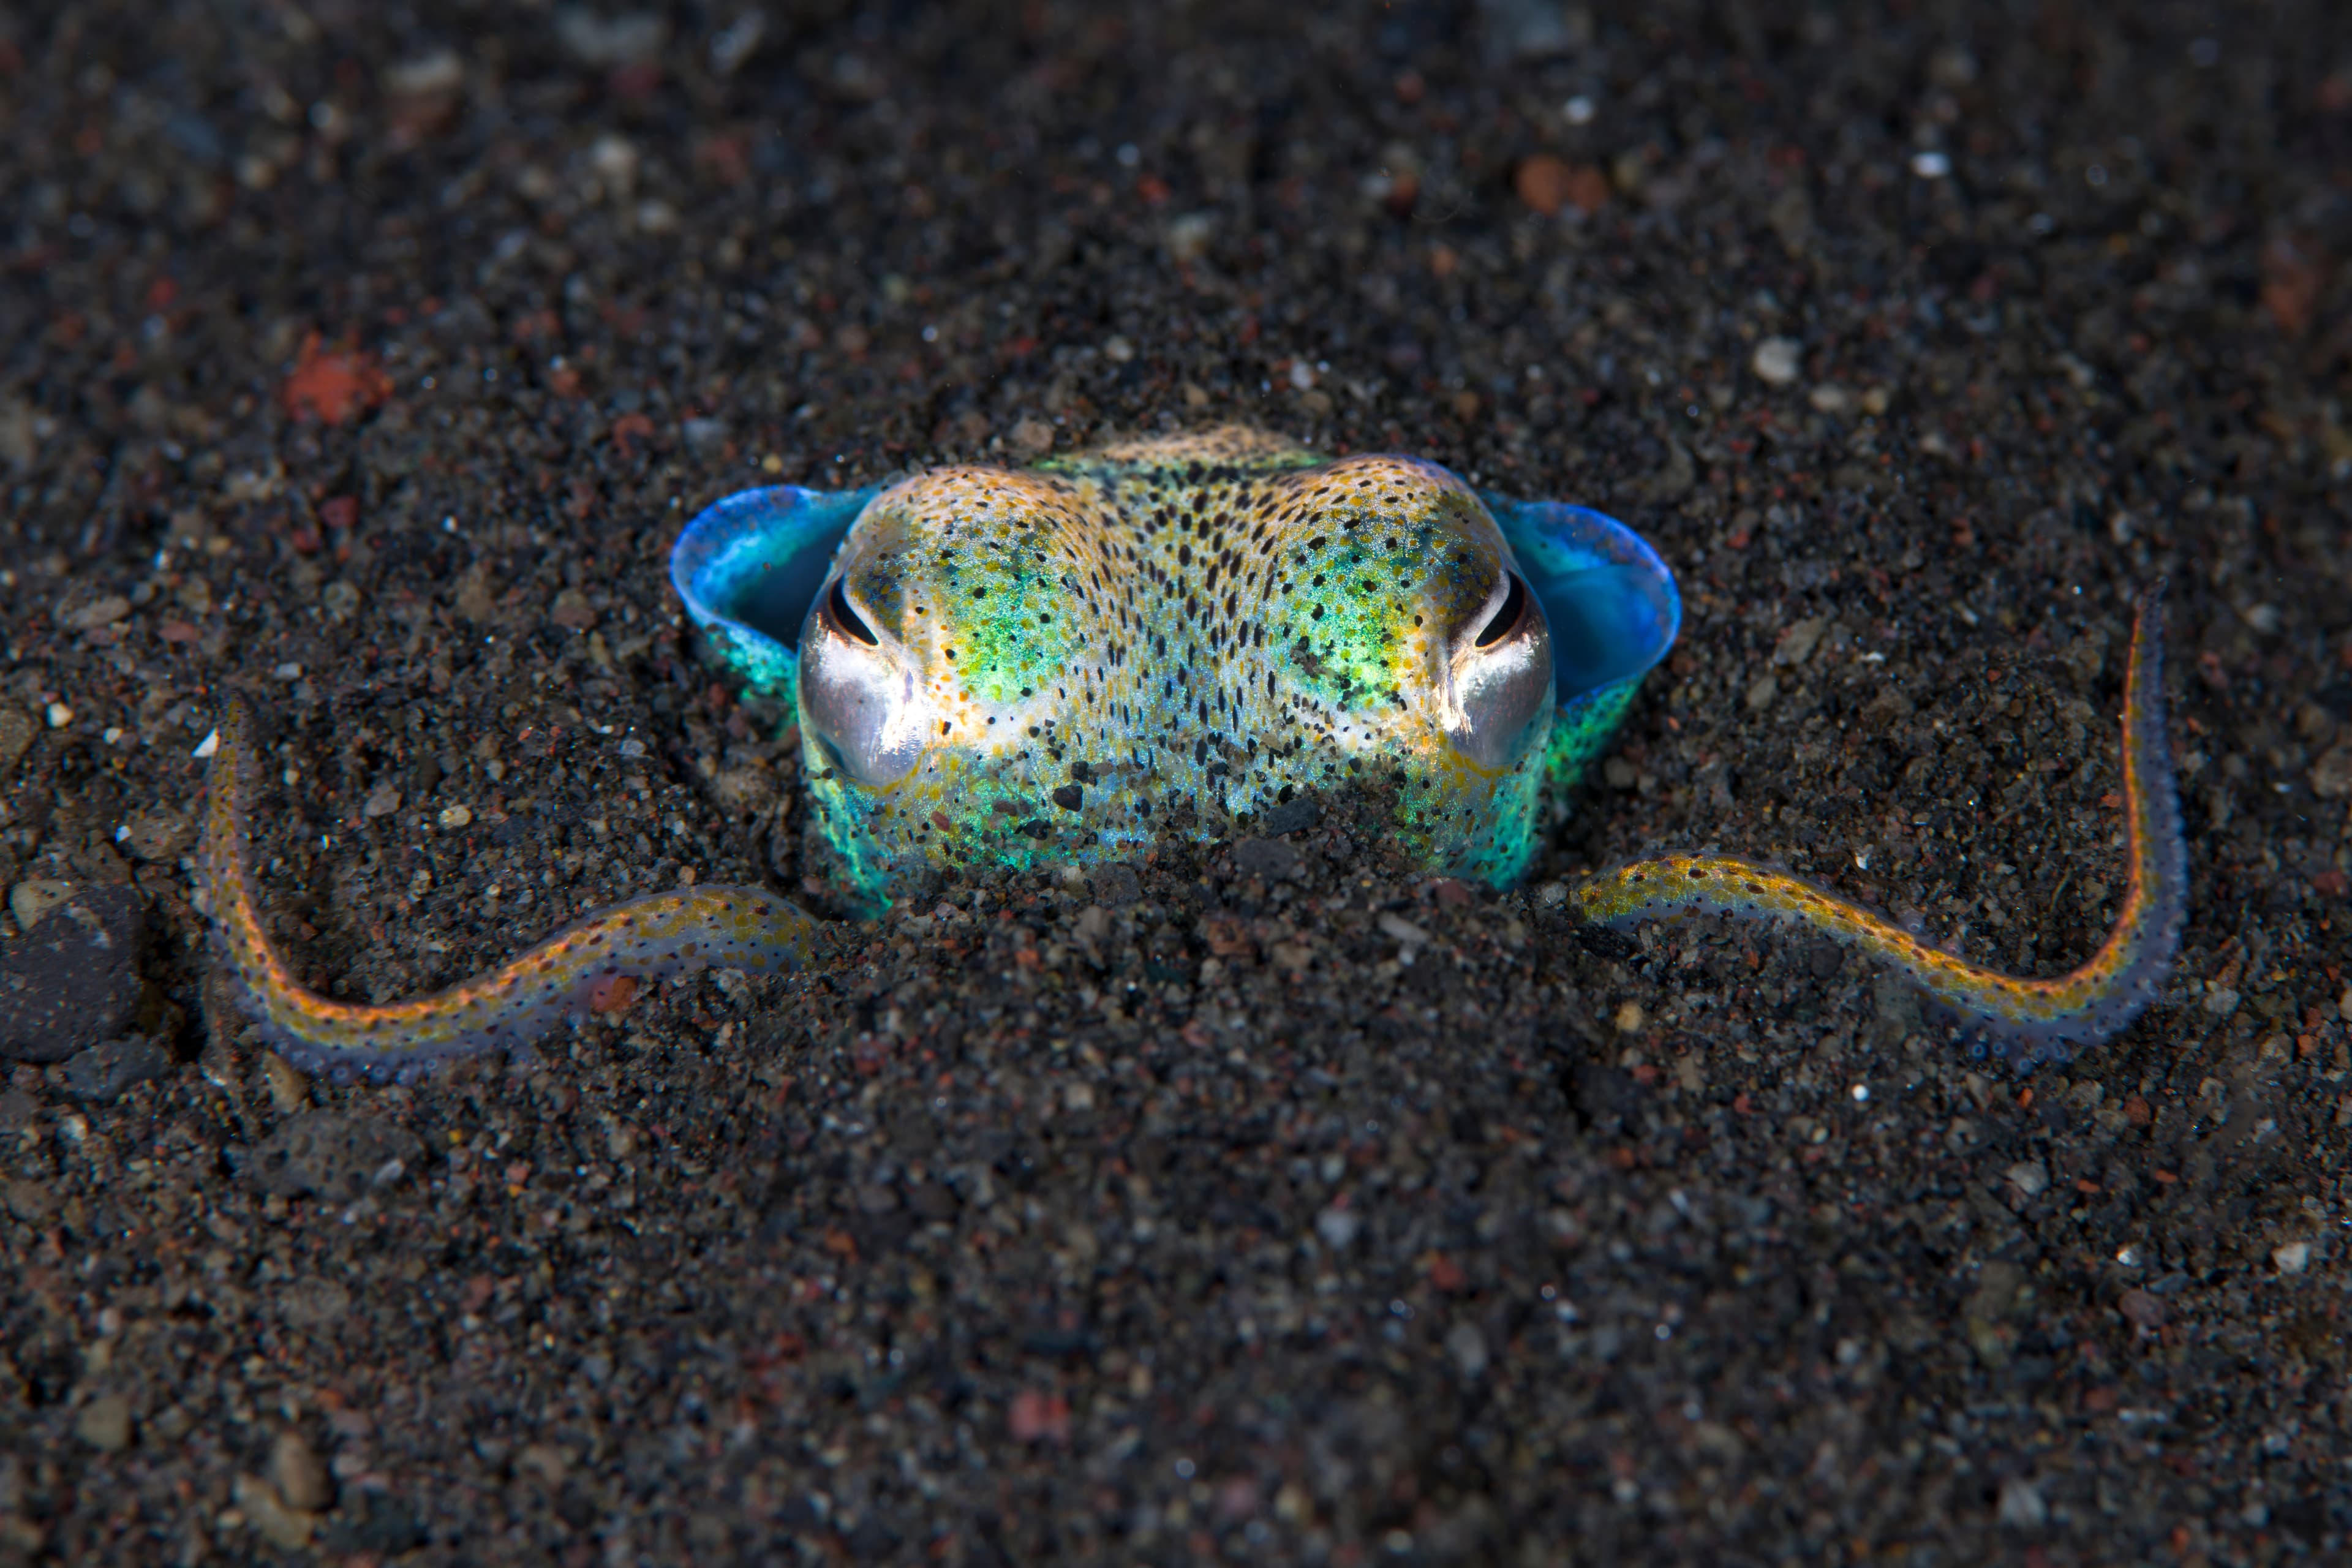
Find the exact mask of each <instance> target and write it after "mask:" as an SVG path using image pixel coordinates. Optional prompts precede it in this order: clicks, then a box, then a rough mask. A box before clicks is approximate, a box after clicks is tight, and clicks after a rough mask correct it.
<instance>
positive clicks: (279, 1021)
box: [197, 699, 816, 1079]
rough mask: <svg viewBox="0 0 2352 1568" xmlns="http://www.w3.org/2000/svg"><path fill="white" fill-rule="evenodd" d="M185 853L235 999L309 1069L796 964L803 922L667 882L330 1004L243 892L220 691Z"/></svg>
mask: <svg viewBox="0 0 2352 1568" xmlns="http://www.w3.org/2000/svg"><path fill="white" fill-rule="evenodd" d="M212 747H213V751H212V761H211V763H210V766H209V768H208V770H207V784H208V787H209V791H210V799H209V800H208V801H207V803H206V805H205V833H204V842H203V845H202V847H201V848H200V850H199V852H198V857H197V860H198V870H199V874H200V876H201V879H202V881H203V884H204V891H205V904H206V912H207V913H208V914H209V915H210V916H211V918H212V924H213V931H214V935H215V942H216V943H217V945H218V946H219V948H220V950H221V952H222V954H223V956H224V957H225V958H226V961H227V963H228V966H229V969H230V970H231V972H232V973H233V974H234V975H235V977H236V984H237V990H238V1001H239V1003H240V1004H241V1005H242V1006H243V1007H244V1009H245V1010H246V1012H247V1014H249V1015H250V1016H252V1018H253V1020H254V1021H255V1023H257V1025H258V1026H260V1029H261V1032H262V1034H263V1036H264V1037H265V1038H266V1039H267V1040H268V1043H269V1044H270V1046H271V1047H272V1048H274V1049H276V1050H278V1052H279V1053H281V1054H282V1055H284V1056H286V1057H287V1058H289V1060H292V1061H294V1062H295V1063H297V1064H298V1065H299V1066H301V1067H304V1068H310V1069H311V1070H323V1071H329V1072H332V1073H336V1074H339V1075H352V1074H356V1075H359V1076H363V1077H368V1078H377V1079H382V1078H413V1077H415V1076H416V1075H417V1074H419V1073H421V1072H423V1071H425V1070H426V1069H429V1068H431V1067H433V1066H434V1065H435V1064H436V1063H438V1062H442V1061H446V1060H449V1059H452V1058H458V1057H466V1056H475V1055H478V1054H481V1053H483V1052H487V1051H493V1050H515V1049H520V1047H524V1046H526V1045H528V1044H529V1043H530V1040H532V1039H533V1038H534V1037H537V1036H539V1035H541V1034H543V1033H544V1032H546V1031H547V1030H548V1029H549V1028H551V1027H552V1026H555V1025H556V1024H558V1023H561V1022H562V1020H563V1019H564V1018H565V1017H566V1016H572V1015H574V1014H578V1013H583V1012H587V1011H591V1010H611V1009H613V1008H614V1007H616V1006H618V1005H622V1004H625V1002H626V1001H627V1000H628V998H629V997H630V996H632V995H633V994H635V991H636V989H637V988H638V987H639V986H641V985H646V984H651V983H653V982H655V981H656V980H659V979H661V978H663V977H665V976H667V975H670V974H674V973H680V972H682V971H691V970H695V969H700V968H704V967H711V968H735V969H741V970H745V971H747V972H750V973H777V972H781V971H791V970H796V969H798V968H800V967H801V965H802V964H803V963H806V962H807V961H808V959H809V957H810V953H811V938H812V937H813V935H814V931H815V927H816V922H815V921H814V920H812V919H811V918H810V917H809V915H808V914H806V913H805V912H804V911H803V910H801V909H800V908H799V907H798V906H796V905H794V904H793V903H791V902H790V901H789V900H784V899H782V898H779V897H777V896H776V895H775V894H773V893H771V892H768V891H767V890H765V889H760V888H740V887H725V886H712V887H698V888H680V889H674V890H672V891H669V892H662V893H648V894H644V895H641V896H639V897H637V898H634V899H625V900H622V901H620V902H619V903H616V904H612V905H609V906H607V907H605V908H604V909H601V910H595V911H594V912H593V913H591V914H589V915H587V916H584V917H583V918H582V919H581V920H579V921H575V922H574V923H572V925H570V926H567V927H566V928H564V929H563V930H562V931H558V932H556V933H555V934H554V935H553V936H551V937H549V938H548V939H547V940H546V941H544V942H541V943H539V944H538V945H537V946H535V947H533V948H531V949H530V951H529V952H524V953H523V954H521V955H520V957H518V958H515V959H512V960H510V961H509V962H508V963H504V964H501V965H499V967H497V968H495V969H491V970H488V971H485V972H484V973H481V974H479V975H477V976H475V977H474V978H473V979H471V980H467V981H464V982H461V983H460V984H456V985H453V986H450V987H449V988H448V989H447V990H445V991H440V992H436V993H435V994H431V995H428V996H420V997H415V998H413V999H411V1000H408V1001H404V1002H391V1003H383V1004H380V1005H378V1004H366V1003H356V1002H340V1001H337V1000H335V999H334V998H332V997H330V996H322V995H320V994H319V993H317V992H315V991H312V990H310V988H308V987H306V986H305V985H303V984H301V983H300V982H299V980H297V979H296V978H295V976H294V972H293V970H292V968H291V967H290V966H289V964H288V963H287V962H286V960H285V958H284V957H283V956H282V955H281V954H280V953H279V952H278V950H277V948H276V947H275V946H274V945H273V944H272V943H271V942H270V940H269V937H268V932H267V931H266V930H265V929H264V928H263V925H262V921H261V914H260V910H259V909H258V908H257V904H256V901H255V895H254V878H253V870H252V843H251V839H252V834H251V828H250V826H249V824H248V821H247V810H246V799H247V795H249V794H250V793H251V790H252V784H253V775H254V773H255V772H256V771H257V755H256V752H257V746H256V742H255V735H254V721H253V714H252V711H251V710H250V709H249V708H248V707H247V705H246V703H245V702H244V701H242V700H236V699H232V700H230V701H229V703H228V704H227V707H226V711H225V712H224V713H223V714H222V716H221V719H220V723H219V727H218V728H217V729H216V730H215V731H214V735H213V739H212Z"/></svg>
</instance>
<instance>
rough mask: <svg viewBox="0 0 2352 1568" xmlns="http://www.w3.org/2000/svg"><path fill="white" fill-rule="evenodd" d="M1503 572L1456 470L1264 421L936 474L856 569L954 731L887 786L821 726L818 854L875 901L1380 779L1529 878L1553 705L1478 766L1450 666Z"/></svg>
mask: <svg viewBox="0 0 2352 1568" xmlns="http://www.w3.org/2000/svg"><path fill="white" fill-rule="evenodd" d="M1510 558H1511V557H1510V550H1509V547H1508V546H1507V544H1506V543H1505V542H1504V540H1503V536H1502V534H1501V532H1500V531H1499V530H1498V529H1497V528H1496V523H1495V521H1494V519H1493V518H1492V517H1491V516H1490V515H1489V514H1488V512H1487V510H1486V507H1485V506H1484V505H1483V504H1482V503H1481V502H1480V500H1479V499H1478V497H1477V496H1476V495H1475V494H1474V493H1473V492H1472V491H1471V489H1470V488H1469V487H1468V486H1467V485H1465V484H1464V483H1463V482H1462V480H1461V479H1457V478H1456V477H1455V476H1454V475H1453V474H1452V473H1450V472H1448V471H1447V470H1446V469H1444V468H1439V467H1438V466H1437V465H1435V464H1433V463H1425V462H1422V461H1420V460H1418V459H1416V458H1397V457H1360V458H1341V459H1339V461H1337V462H1326V461H1324V460H1322V459H1320V458H1317V457H1316V456H1315V455H1314V454H1312V453H1310V452H1307V451H1306V450H1305V449H1303V448H1301V447H1297V446H1294V445H1292V444H1290V443H1289V442H1286V441H1283V440H1280V439H1278V438H1276V437H1266V436H1263V435H1259V434H1257V433H1255V432H1253V431H1246V430H1234V429H1228V430H1223V431H1216V432H1213V433H1211V434H1209V435H1207V436H1204V437H1189V438H1180V439H1173V440H1160V441H1150V442H1138V443H1133V444H1129V445H1125V446H1116V447H1105V448H1102V449H1100V450H1098V451H1095V452H1091V453H1087V454H1084V455H1081V456H1077V457H1074V458H1067V459H1064V460H1061V461H1057V462H1053V463H1048V464H1045V465H1043V466H1041V467H1040V468H1034V469H1030V470H1027V471H1024V472H1009V471H1006V470H1004V469H1001V468H947V469H941V470H937V471H934V472H931V473H927V474H922V475H919V476H917V477H915V478H913V479H908V480H907V481H905V482H904V483H901V484H898V485H895V486H893V487H891V488H890V489H887V490H884V491H883V492H882V493H881V494H880V495H878V496H877V497H876V498H875V499H874V500H872V501H871V502H870V503H869V504H868V505H867V506H866V510H865V511H864V513H863V515H862V516H861V517H860V518H859V519H858V521H857V525H856V529H855V530H854V531H853V532H852V533H851V535H850V537H849V540H848V542H847V543H846V545H845V547H844V551H843V554H842V558H841V561H840V563H839V570H840V573H841V575H842V577H843V579H844V580H845V583H846V584H848V585H849V586H850V587H851V588H852V589H853V590H854V591H855V594H856V603H857V605H858V607H859V609H860V612H861V613H862V614H863V615H865V616H866V618H867V619H868V620H870V621H872V622H874V623H875V625H876V626H877V629H880V630H882V631H884V632H886V633H887V634H888V635H889V636H890V637H892V638H893V639H895V640H896V641H897V642H898V643H899V644H901V645H902V646H903V647H906V648H907V649H908V652H909V653H910V654H912V655H913V656H914V658H916V660H917V661H918V663H919V668H920V672H919V683H920V685H921V687H922V689H924V691H925V692H926V694H927V695H928V698H929V704H930V707H931V710H932V713H931V716H930V720H931V722H932V723H933V724H934V725H935V726H936V735H937V742H936V743H935V744H933V745H931V746H930V747H929V750H927V751H926V752H925V753H924V756H923V758H922V761H921V762H920V763H919V764H918V765H917V767H916V768H915V770H914V771H913V772H912V773H910V774H908V776H907V777H906V778H904V779H902V780H900V781H898V782H897V783H894V784H889V785H887V786H884V787H881V788H878V789H877V788H869V787H866V786H863V785H860V784H856V783H854V782H851V781H850V780H848V779H847V778H845V777H844V776H842V775H840V774H839V773H837V771H836V770H835V768H833V767H832V766H831V764H830V760H829V759H828V758H827V757H826V756H825V755H824V752H823V751H822V750H821V748H820V745H819V742H817V741H816V740H815V739H814V737H813V736H811V738H809V739H808V740H807V741H806V742H805V751H804V755H803V763H804V764H805V766H806V768H807V772H808V776H809V777H810V779H811V780H812V781H813V782H812V784H811V795H812V798H813V800H814V805H815V808H816V814H817V819H818V821H819V822H820V824H821V825H822V827H823V839H824V844H825V846H826V847H828V849H829V851H830V853H831V855H832V856H833V858H834V859H835V864H836V867H837V868H838V869H839V871H840V872H841V873H842V875H843V879H844V880H845V881H846V882H847V883H848V884H850V886H851V887H852V888H854V889H856V892H857V893H858V894H859V895H861V896H862V899H863V900H864V901H867V902H879V901H881V900H884V899H887V897H888V896H889V895H890V894H891V893H892V892H894V891H897V890H898V889H900V888H901V887H903V886H904V885H905V884H906V883H907V882H908V881H909V880H910V879H912V878H914V877H916V876H919V875H920V874H921V873H922V872H923V871H924V870H926V869H927V868H928V869H930V870H936V869H938V868H943V867H946V866H951V865H971V864H980V863H994V864H1001V865H1012V866H1026V865H1030V864H1033V863H1035V862H1040V861H1055V862H1061V861H1067V862H1076V863H1078V864H1082V865H1083V864H1087V863H1092V862H1096V861H1100V860H1106V859H1116V858H1122V857H1124V856H1126V855H1128V854H1129V853H1131V852H1132V851H1133V849H1134V847H1136V846H1138V845H1140V844H1144V843H1148V842H1150V840H1152V839H1153V838H1154V837H1157V836H1158V834H1159V833H1160V830H1161V826H1162V825H1163V823H1164V822H1165V821H1166V819H1167V816H1168V814H1169V813H1170V812H1171V809H1173V810H1176V811H1179V812H1183V813H1189V814H1190V815H1191V817H1192V821H1193V825H1194V829H1195V831H1196V832H1197V833H1198V834H1199V835H1200V836H1201V837H1222V836H1223V835H1224V834H1226V833H1229V832H1231V831H1234V826H1235V825H1236V824H1237V823H1246V821H1247V820H1248V819H1250V818H1254V817H1258V816H1264V815H1265V813H1266V812H1268V811H1269V810H1271V809H1272V808H1274V807H1276V806H1277V805H1280V804H1282V803H1283V802H1286V801H1287V800H1289V799H1290V798H1292V796H1293V795H1294V794H1296V793H1297V791H1300V790H1307V789H1318V788H1328V787H1329V786H1332V785H1334V784H1341V783H1344V782H1346V781H1348V780H1349V779H1351V778H1358V777H1362V776H1365V775H1367V774H1373V775H1378V776H1381V777H1384V778H1387V779H1389V780H1391V781H1393V782H1394V783H1395V784H1397V785H1398V786H1399V790H1400V796H1401V804H1400V805H1399V809H1398V817H1397V825H1396V831H1397V835H1398V837H1399V839H1400V841H1401V842H1402V844H1403V845H1404V846H1405V847H1406V848H1407V852H1408V853H1409V854H1410V855H1411V857H1412V858H1413V859H1414V860H1416V861H1418V862H1420V863H1422V864H1423V865H1426V866H1428V867H1429V868H1431V869H1433V870H1438V871H1444V872H1449V873H1452V874H1454V875H1457V876H1464V877H1475V878H1477V879H1481V880H1485V881H1490V882H1494V883H1497V884H1507V883H1509V882H1510V881H1512V880H1514V879H1517V877H1518V876H1519V875H1520V873H1521V872H1522V871H1523V870H1524V869H1525V868H1526V866H1527V863H1528V858H1529V856H1530V855H1531V854H1532V853H1533V850H1534V847H1535V842H1536V837H1537V835H1536V830H1535V823H1536V815H1535V813H1536V800H1537V795H1538V790H1539V789H1540V787H1541V786H1542V784H1543V783H1544V778H1545V767H1544V761H1545V752H1546V747H1547V745H1548V743H1549V738H1550V733H1551V728H1552V726H1551V722H1550V720H1549V716H1548V715H1547V717H1546V718H1544V719H1543V720H1541V721H1538V724H1537V726H1536V728H1535V731H1534V732H1533V733H1532V734H1531V735H1530V736H1529V737H1528V740H1529V744H1528V746H1527V747H1526V748H1525V749H1524V751H1523V752H1522V753H1521V754H1520V755H1519V756H1518V757H1517V760H1515V761H1513V762H1511V763H1509V764H1508V765H1507V766H1504V767H1501V768H1482V767H1480V766H1478V765H1477V764H1476V763H1473V762H1471V761H1470V760H1469V759H1467V758H1465V756H1464V755H1463V754H1462V753H1461V752H1459V751H1458V750H1457V749H1456V748H1455V747H1454V746H1453V745H1452V744H1451V743H1450V742H1448V740H1447V737H1446V734H1445V731H1444V704H1443V692H1442V683H1441V682H1440V680H1439V679H1437V678H1436V672H1437V668H1438V666H1439V665H1441V664H1442V662H1443V660H1444V657H1445V653H1444V650H1445V639H1446V638H1447V637H1449V636H1452V635H1454V634H1456V633H1458V632H1459V630H1460V628H1461V627H1462V626H1463V625H1464V624H1465V622H1467V621H1468V620H1469V618H1470V617H1472V616H1475V615H1476V614H1477V613H1478V611H1479V610H1480V608H1481V606H1483V605H1486V604H1487V602H1488V601H1489V599H1490V597H1491V595H1493V594H1494V593H1495V591H1496V584H1497V583H1498V581H1499V580H1500V579H1501V577H1502V574H1503V573H1504V571H1505V569H1506V566H1507V563H1508V562H1509V561H1510ZM1547 707H1549V704H1547ZM1612 718H1613V715H1612ZM803 733H804V735H806V734H808V733H809V731H806V730H805V728H804V730H803ZM1073 803H1075V804H1073Z"/></svg>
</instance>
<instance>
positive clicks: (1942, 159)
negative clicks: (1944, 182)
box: [1911, 153, 1952, 180]
mask: <svg viewBox="0 0 2352 1568" xmlns="http://www.w3.org/2000/svg"><path fill="white" fill-rule="evenodd" d="M1911 172H1912V173H1913V174H1916V175H1918V176H1919V177H1920V178H1921V179H1923V180H1940V179H1942V178H1944V177H1945V176H1946V175H1948V174H1950V173H1951V172H1952V161H1951V159H1949V158H1948V157H1946V156H1945V155H1944V154H1943V153H1916V154H1915V155H1914V156H1913V157H1912V159H1911Z"/></svg>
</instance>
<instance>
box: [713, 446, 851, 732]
mask: <svg viewBox="0 0 2352 1568" xmlns="http://www.w3.org/2000/svg"><path fill="white" fill-rule="evenodd" d="M876 493H877V492H876V488H868V489H858V490H812V489H802V488H801V487H800V486H798V485H775V486H772V487H770V488H768V489H756V490H740V491H738V492H737V493H735V494H734V495H731V496H729V497H727V498H726V499H725V500H718V501H713V502H712V503H711V504H710V505H709V506H708V507H705V508H704V509H703V510H702V511H701V512H700V513H699V514H698V515H697V516H696V518H695V520H694V521H692V522H689V523H688V524H687V525H686V531H685V532H684V533H681V534H679V535H678V537H677V544H676V545H675V546H674V547H672V549H671V551H670V552H669V580H670V583H671V584H672V585H673V586H675V587H676V588H677V596H678V597H679V598H681V599H683V600H685V601H686V613H687V614H688V615H689V616H693V617H694V624H695V625H696V626H700V627H701V628H702V630H703V632H704V634H705V635H706V636H708V637H709V638H710V643H711V647H712V648H713V649H714V650H715V651H716V652H717V653H718V655H719V659H720V661H721V662H722V663H724V664H725V665H726V666H727V668H730V669H731V670H733V671H734V672H735V673H736V674H737V675H739V676H740V677H742V678H743V679H744V680H745V681H746V682H747V683H748V684H749V685H750V687H751V691H752V693H753V694H754V695H756V696H759V697H763V698H766V699H768V700H772V701H778V702H782V703H783V704H784V705H785V706H786V707H787V708H792V707H794V706H796V703H795V698H794V690H795V682H796V681H797V679H798V678H799V674H800V656H799V654H798V652H797V651H796V650H797V649H798V647H799V646H800V637H801V622H802V621H803V619H804V618H806V616H807V615H808V609H809V605H811V604H812V603H813V602H814V600H815V598H816V595H817V590H818V589H820V588H822V587H824V579H825V574H826V573H828V572H829V571H831V570H832V568H833V557H834V552H835V551H837V550H839V549H840V548H841V542H842V541H843V540H844V539H846V538H847V537H848V536H849V525H850V524H851V523H853V522H855V521H857V514H858V513H859V512H860V511H862V510H865V508H866V502H867V501H869V500H873V499H874V496H875V494H876Z"/></svg>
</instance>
